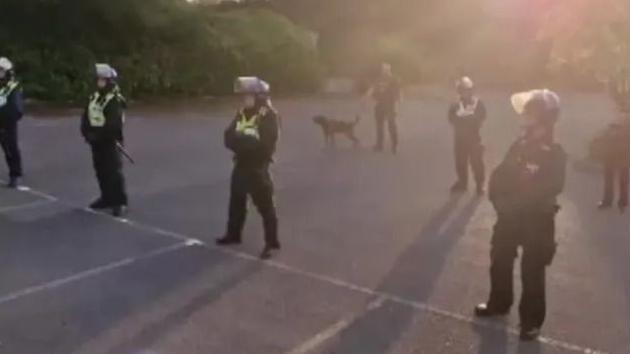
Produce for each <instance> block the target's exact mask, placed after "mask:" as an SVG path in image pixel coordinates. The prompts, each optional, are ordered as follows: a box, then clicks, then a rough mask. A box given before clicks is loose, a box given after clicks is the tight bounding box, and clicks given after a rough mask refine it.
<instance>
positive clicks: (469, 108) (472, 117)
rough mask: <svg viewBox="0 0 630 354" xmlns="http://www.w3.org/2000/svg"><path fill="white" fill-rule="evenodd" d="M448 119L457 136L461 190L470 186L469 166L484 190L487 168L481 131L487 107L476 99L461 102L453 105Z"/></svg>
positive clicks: (456, 154)
mask: <svg viewBox="0 0 630 354" xmlns="http://www.w3.org/2000/svg"><path fill="white" fill-rule="evenodd" d="M448 119H449V122H450V123H451V124H452V125H453V130H454V134H455V147H454V152H455V170H456V172H457V185H458V187H460V188H461V189H465V188H466V186H467V185H468V166H469V165H470V167H471V168H472V170H473V174H474V176H475V182H476V183H477V187H478V189H479V190H483V186H484V183H485V166H484V163H483V149H484V148H483V145H482V143H481V133H480V130H481V126H482V124H483V122H484V120H485V119H486V107H485V105H484V104H483V102H482V101H481V100H480V99H478V98H476V97H473V98H472V99H471V100H470V102H464V101H463V100H460V101H459V102H457V103H454V104H453V105H451V107H450V109H449V112H448Z"/></svg>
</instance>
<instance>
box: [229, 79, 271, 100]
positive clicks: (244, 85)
mask: <svg viewBox="0 0 630 354" xmlns="http://www.w3.org/2000/svg"><path fill="white" fill-rule="evenodd" d="M270 91H271V86H270V85H269V84H268V83H266V82H265V81H263V80H261V79H259V78H257V77H253V76H241V77H239V78H237V79H236V81H234V93H238V94H254V95H264V94H268V93H269V92H270Z"/></svg>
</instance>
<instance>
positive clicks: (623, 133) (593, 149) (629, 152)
mask: <svg viewBox="0 0 630 354" xmlns="http://www.w3.org/2000/svg"><path fill="white" fill-rule="evenodd" d="M589 153H590V157H591V158H593V159H594V160H596V161H598V162H602V163H605V164H609V165H614V166H622V167H624V166H630V122H628V121H624V122H615V123H611V124H609V125H608V126H607V127H606V129H605V130H604V131H603V132H601V133H600V134H599V135H597V136H596V137H595V139H593V141H591V144H590V146H589Z"/></svg>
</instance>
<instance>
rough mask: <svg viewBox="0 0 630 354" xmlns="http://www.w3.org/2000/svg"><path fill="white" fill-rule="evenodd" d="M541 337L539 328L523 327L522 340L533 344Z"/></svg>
mask: <svg viewBox="0 0 630 354" xmlns="http://www.w3.org/2000/svg"><path fill="white" fill-rule="evenodd" d="M538 337H540V328H538V327H522V328H521V335H520V338H521V340H522V341H525V342H531V341H534V340H536V339H538Z"/></svg>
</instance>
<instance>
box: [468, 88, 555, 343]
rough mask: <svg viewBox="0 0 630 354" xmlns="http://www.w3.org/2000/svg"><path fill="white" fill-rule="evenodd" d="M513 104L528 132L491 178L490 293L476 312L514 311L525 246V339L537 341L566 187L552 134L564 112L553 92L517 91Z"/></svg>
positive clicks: (485, 314) (522, 307)
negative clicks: (518, 265)
mask: <svg viewBox="0 0 630 354" xmlns="http://www.w3.org/2000/svg"><path fill="white" fill-rule="evenodd" d="M512 104H513V106H514V109H515V110H516V112H517V113H519V114H520V115H522V116H523V120H524V131H523V134H522V136H521V137H520V138H518V140H517V141H516V142H515V143H514V144H513V145H512V146H511V148H510V149H509V151H508V153H507V155H506V157H505V159H504V160H503V162H502V163H501V164H500V165H499V166H498V167H497V169H496V170H495V171H494V172H493V174H492V176H491V179H490V185H489V196H490V200H491V201H492V203H493V206H494V208H495V210H496V212H497V215H498V219H497V222H496V224H495V226H494V234H493V237H492V251H491V266H490V280H491V291H490V298H489V300H488V302H487V303H484V304H480V305H478V306H477V307H476V308H475V314H476V315H477V316H480V317H491V316H500V315H505V314H507V313H508V312H509V310H510V307H511V306H512V301H513V284H512V283H513V268H514V260H515V259H516V257H517V255H518V252H517V250H518V248H522V257H521V274H522V279H521V280H522V288H523V294H522V296H521V303H520V307H519V312H520V320H521V339H522V340H534V339H536V338H537V337H538V336H539V334H540V328H541V327H542V325H543V322H544V319H545V312H546V303H545V272H546V268H547V266H549V265H550V264H551V262H552V259H553V258H554V255H555V250H556V242H555V215H556V213H557V211H558V210H559V206H558V205H557V201H556V198H557V196H558V195H559V194H560V193H561V191H562V189H563V188H564V181H565V170H566V159H567V157H566V154H565V152H564V150H563V149H562V147H561V146H560V145H558V144H556V143H555V142H554V138H553V127H554V124H555V122H556V120H557V119H558V116H559V113H560V100H559V98H558V96H557V95H556V94H555V93H554V92H552V91H549V90H534V91H530V92H525V93H521V94H516V95H514V96H513V97H512Z"/></svg>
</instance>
